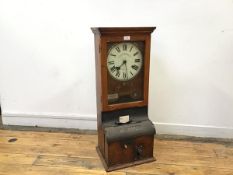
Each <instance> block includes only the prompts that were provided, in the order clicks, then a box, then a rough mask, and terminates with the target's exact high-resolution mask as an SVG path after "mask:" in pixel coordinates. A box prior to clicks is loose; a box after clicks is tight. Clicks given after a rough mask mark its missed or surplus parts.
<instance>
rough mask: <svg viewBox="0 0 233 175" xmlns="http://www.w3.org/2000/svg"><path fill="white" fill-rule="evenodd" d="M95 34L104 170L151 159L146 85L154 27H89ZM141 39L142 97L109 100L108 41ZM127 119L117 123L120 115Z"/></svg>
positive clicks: (99, 148) (152, 132)
mask: <svg viewBox="0 0 233 175" xmlns="http://www.w3.org/2000/svg"><path fill="white" fill-rule="evenodd" d="M91 29H92V32H93V33H94V38H95V62H96V103H97V129H98V146H97V147H96V149H97V152H98V154H99V156H100V158H101V161H102V163H103V165H104V167H105V170H106V171H112V170H116V169H120V168H125V167H129V166H133V165H137V164H141V163H145V162H151V161H154V160H155V159H154V157H153V147H154V135H155V128H154V125H153V124H152V122H151V121H150V120H149V118H148V87H149V64H150V43H151V33H152V32H153V31H154V29H155V27H117V28H108V27H100V28H91ZM125 41H129V42H137V41H140V42H144V63H143V71H144V75H143V76H144V77H143V98H142V99H141V100H139V101H133V102H123V103H116V104H111V103H108V94H107V93H108V87H107V85H108V83H107V75H108V70H107V54H108V47H107V46H108V43H109V42H125ZM124 115H129V116H130V122H129V123H126V124H119V123H118V121H119V116H124Z"/></svg>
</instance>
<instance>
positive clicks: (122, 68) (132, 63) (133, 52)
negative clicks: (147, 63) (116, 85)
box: [107, 42, 143, 81]
mask: <svg viewBox="0 0 233 175" xmlns="http://www.w3.org/2000/svg"><path fill="white" fill-rule="evenodd" d="M142 63H143V58H142V53H141V51H140V50H139V48H138V47H137V45H135V44H133V43H131V42H122V43H118V44H115V45H113V46H112V47H111V48H110V49H109V52H108V58H107V67H108V72H109V74H110V75H111V76H112V77H113V78H115V79H117V80H120V81H128V80H131V79H132V78H134V77H135V76H136V75H137V74H138V73H139V72H140V70H141V68H142Z"/></svg>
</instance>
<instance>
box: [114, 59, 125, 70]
mask: <svg viewBox="0 0 233 175" xmlns="http://www.w3.org/2000/svg"><path fill="white" fill-rule="evenodd" d="M125 63H126V60H124V61H123V62H122V64H121V65H120V66H118V67H116V69H117V70H120V68H121V66H123V65H124V64H125Z"/></svg>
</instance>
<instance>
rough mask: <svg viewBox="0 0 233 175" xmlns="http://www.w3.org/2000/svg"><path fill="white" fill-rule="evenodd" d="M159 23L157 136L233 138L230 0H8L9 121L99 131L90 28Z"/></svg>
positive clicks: (0, 58)
mask: <svg viewBox="0 0 233 175" xmlns="http://www.w3.org/2000/svg"><path fill="white" fill-rule="evenodd" d="M97 26H111V27H112V26H156V27H157V29H156V31H155V32H154V33H153V34H152V48H151V69H150V96H149V105H150V106H149V116H150V118H151V120H153V121H154V122H155V125H156V127H157V131H158V133H166V134H183V135H194V136H209V137H231V138H233V1H232V0H195V1H188V0H137V1H135V0H118V1H113V0H98V1H96V0H85V1H75V0H68V1H64V0H56V1H55V0H46V1H45V0H42V1H36V0H31V1H16V0H9V1H0V100H1V105H2V110H3V122H4V124H14V125H38V126H49V127H68V128H69V127H72V128H81V129H95V128H96V104H95V101H96V99H95V62H94V37H93V34H92V32H91V30H90V27H97Z"/></svg>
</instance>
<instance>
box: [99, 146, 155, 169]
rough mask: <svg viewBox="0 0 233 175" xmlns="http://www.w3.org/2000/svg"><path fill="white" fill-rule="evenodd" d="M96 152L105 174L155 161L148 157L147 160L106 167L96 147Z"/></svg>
mask: <svg viewBox="0 0 233 175" xmlns="http://www.w3.org/2000/svg"><path fill="white" fill-rule="evenodd" d="M96 151H97V153H98V155H99V157H100V160H101V162H102V163H103V165H104V168H105V170H106V171H107V172H109V171H113V170H118V169H122V168H127V167H130V166H134V165H139V164H143V163H148V162H153V161H155V160H156V159H155V158H154V157H150V158H147V159H142V160H137V161H134V162H130V163H125V164H121V165H114V166H107V164H106V162H105V159H104V157H103V155H102V153H101V152H100V150H99V147H98V146H97V147H96Z"/></svg>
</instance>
